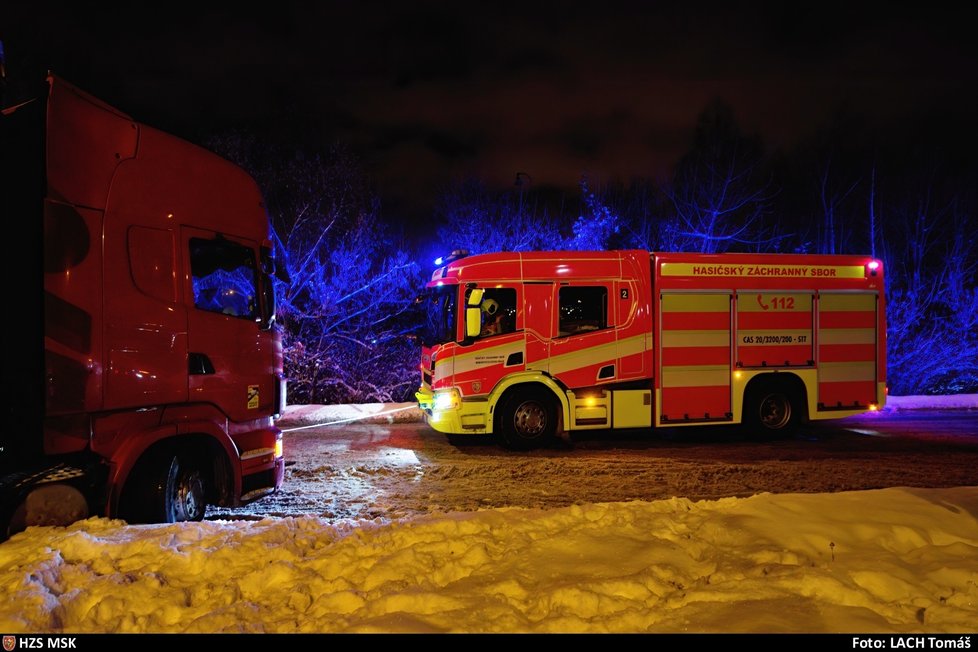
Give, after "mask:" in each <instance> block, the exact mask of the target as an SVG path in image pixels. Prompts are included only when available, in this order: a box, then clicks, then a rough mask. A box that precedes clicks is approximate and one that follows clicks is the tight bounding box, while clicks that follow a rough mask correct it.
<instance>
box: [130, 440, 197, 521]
mask: <svg viewBox="0 0 978 652" xmlns="http://www.w3.org/2000/svg"><path fill="white" fill-rule="evenodd" d="M144 477H145V479H144V480H142V484H141V485H140V486H138V487H135V488H134V489H136V491H135V492H134V494H133V495H130V496H129V497H128V498H129V500H128V501H127V504H128V505H129V506H130V507H129V509H126V510H124V512H123V517H124V518H126V519H127V520H129V519H131V520H132V522H136V523H178V522H181V521H200V520H203V518H204V511H205V508H206V503H205V500H206V498H205V496H206V491H205V487H204V478H203V476H202V474H201V472H200V469H199V468H198V467H197V466H196V465H195V464H193V463H192V461H191V459H190V458H189V457H188V456H186V455H179V454H175V453H172V452H168V453H163V454H161V455H158V456H156V457H155V458H153V459H152V461H151V462H150V464H149V468H148V472H147V473H146V475H145V476H144ZM136 479H137V481H139V476H136ZM136 496H139V499H138V500H137V499H136Z"/></svg>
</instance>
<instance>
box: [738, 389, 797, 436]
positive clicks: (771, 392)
mask: <svg viewBox="0 0 978 652" xmlns="http://www.w3.org/2000/svg"><path fill="white" fill-rule="evenodd" d="M800 409H801V404H800V402H799V399H798V398H797V397H796V396H795V394H794V393H793V392H791V391H790V390H789V389H787V388H785V387H783V386H782V384H781V383H777V382H771V381H764V382H760V383H757V384H755V385H753V386H752V387H750V388H749V389H748V391H747V394H746V396H745V397H744V419H743V422H744V425H745V426H746V427H747V428H748V429H749V434H751V435H754V436H760V437H764V438H772V437H784V436H788V435H790V434H791V433H793V432H794V430H795V429H796V428H797V426H798V420H799V414H800Z"/></svg>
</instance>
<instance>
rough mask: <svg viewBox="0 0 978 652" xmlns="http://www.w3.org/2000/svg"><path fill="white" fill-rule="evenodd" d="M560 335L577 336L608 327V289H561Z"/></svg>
mask: <svg viewBox="0 0 978 652" xmlns="http://www.w3.org/2000/svg"><path fill="white" fill-rule="evenodd" d="M559 303H560V325H559V326H558V331H559V332H558V335H559V336H561V337H563V336H567V335H577V334H578V333H588V332H590V331H596V330H601V329H602V328H607V327H608V288H606V287H579V286H574V287H569V286H565V287H562V288H560V292H559Z"/></svg>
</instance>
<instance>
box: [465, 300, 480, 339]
mask: <svg viewBox="0 0 978 652" xmlns="http://www.w3.org/2000/svg"><path fill="white" fill-rule="evenodd" d="M481 332H482V310H481V309H480V308H479V307H478V306H476V307H475V308H466V309H465V337H467V338H468V337H479V334H480V333H481Z"/></svg>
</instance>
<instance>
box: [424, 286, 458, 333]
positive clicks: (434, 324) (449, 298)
mask: <svg viewBox="0 0 978 652" xmlns="http://www.w3.org/2000/svg"><path fill="white" fill-rule="evenodd" d="M457 297H458V286H457V285H440V286H438V287H433V288H426V289H425V291H424V294H422V295H421V304H422V310H423V312H424V316H423V323H422V328H421V343H422V344H423V345H424V346H433V345H435V344H444V343H445V342H451V341H452V340H454V339H455V303H456V298H457Z"/></svg>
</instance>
